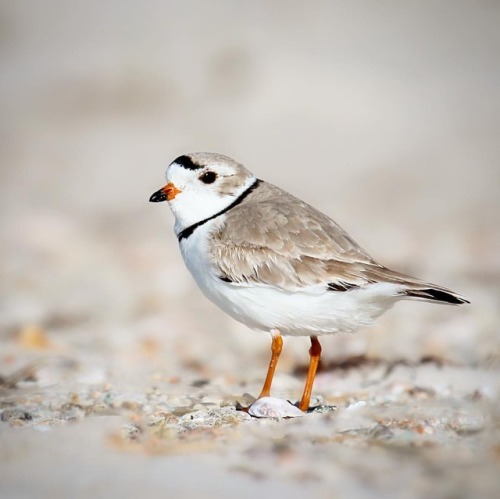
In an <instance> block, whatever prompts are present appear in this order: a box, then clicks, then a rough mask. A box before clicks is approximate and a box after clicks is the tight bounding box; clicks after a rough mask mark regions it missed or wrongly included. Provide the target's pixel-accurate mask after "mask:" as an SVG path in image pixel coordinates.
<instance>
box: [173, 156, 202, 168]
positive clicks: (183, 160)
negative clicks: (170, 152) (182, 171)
mask: <svg viewBox="0 0 500 499" xmlns="http://www.w3.org/2000/svg"><path fill="white" fill-rule="evenodd" d="M174 163H176V164H177V165H180V166H182V167H183V168H186V170H200V169H201V168H203V166H201V165H197V164H196V163H195V162H194V161H193V160H192V159H191V158H190V157H189V156H179V157H178V158H177V159H176V160H175V161H174Z"/></svg>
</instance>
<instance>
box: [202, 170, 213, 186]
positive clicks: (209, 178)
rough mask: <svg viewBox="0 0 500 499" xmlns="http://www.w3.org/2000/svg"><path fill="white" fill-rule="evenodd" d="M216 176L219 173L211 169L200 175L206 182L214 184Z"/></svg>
mask: <svg viewBox="0 0 500 499" xmlns="http://www.w3.org/2000/svg"><path fill="white" fill-rule="evenodd" d="M216 178H217V173H215V172H212V171H210V170H209V171H208V172H205V173H203V175H200V180H201V181H202V182H203V183H204V184H213V183H214V182H215V179H216Z"/></svg>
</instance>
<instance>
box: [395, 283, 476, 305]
mask: <svg viewBox="0 0 500 499" xmlns="http://www.w3.org/2000/svg"><path fill="white" fill-rule="evenodd" d="M403 294H405V295H406V296H408V297H410V298H420V299H423V300H429V301H435V302H440V303H450V304H452V305H462V304H463V303H470V301H469V300H467V299H466V298H464V297H463V296H460V295H458V294H456V293H454V292H453V291H450V290H448V289H444V288H438V287H435V288H425V289H407V290H405V291H404V292H403Z"/></svg>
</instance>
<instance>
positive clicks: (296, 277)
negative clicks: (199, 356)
mask: <svg viewBox="0 0 500 499" xmlns="http://www.w3.org/2000/svg"><path fill="white" fill-rule="evenodd" d="M166 180H167V184H166V185H165V186H164V187H162V188H161V189H159V190H158V191H156V192H155V193H154V194H152V195H151V197H150V199H149V200H150V202H153V203H158V202H163V201H167V202H168V205H169V206H170V209H171V211H172V213H173V215H174V217H175V224H174V232H175V235H176V237H177V240H178V242H179V246H180V251H181V254H182V257H183V260H184V262H185V265H186V267H187V268H188V270H189V271H190V272H191V274H192V276H193V277H194V280H195V281H196V283H197V285H198V286H199V288H200V289H201V291H202V292H203V294H204V295H205V296H206V297H207V298H208V299H209V300H211V301H212V302H213V303H215V304H216V305H217V306H219V307H220V308H221V309H222V310H223V311H224V312H226V313H227V314H229V315H230V316H231V317H233V318H234V319H235V320H237V321H239V322H241V323H243V324H245V325H246V326H248V327H249V328H251V329H254V330H259V331H266V332H268V333H270V334H271V338H272V341H271V358H270V361H269V366H268V369H267V374H266V377H265V381H264V384H263V387H262V390H261V392H260V395H259V397H258V399H257V400H259V399H264V398H265V397H270V396H271V395H270V394H271V385H272V382H273V377H274V373H275V370H276V365H277V364H278V360H279V357H280V354H281V352H282V347H283V336H309V337H310V343H311V346H310V349H309V357H310V358H309V367H308V371H307V377H306V382H305V386H304V390H303V394H302V397H301V399H300V401H299V402H298V404H297V407H298V409H300V411H303V412H306V411H308V410H309V409H310V407H309V406H310V402H311V395H312V389H313V383H314V378H315V376H316V371H317V369H318V364H319V361H320V357H321V352H322V348H321V344H320V341H319V337H321V336H323V335H329V334H335V333H339V332H355V331H356V330H358V329H359V328H361V327H364V326H369V325H371V324H372V323H373V322H374V320H375V319H376V318H377V317H379V316H380V315H381V314H382V313H384V312H385V311H386V310H388V309H389V308H391V307H392V306H393V305H394V304H395V303H396V302H398V301H400V300H405V299H412V300H419V301H427V302H434V303H445V304H451V305H461V304H464V303H470V302H469V301H468V300H467V299H466V298H464V297H463V296H461V295H459V294H457V293H455V292H453V291H451V290H449V289H446V288H445V287H442V286H438V285H435V284H431V283H428V282H425V281H422V280H420V279H416V278H414V277H410V276H408V275H405V274H402V273H400V272H396V271H394V270H391V269H389V268H387V267H385V266H384V265H382V264H380V263H378V261H376V260H374V259H373V258H372V257H371V256H370V255H369V254H368V253H367V252H366V251H365V250H364V249H363V248H362V247H361V246H360V245H359V244H357V243H356V242H355V241H354V240H353V239H352V237H351V236H350V235H349V234H348V233H347V232H346V231H345V230H344V229H342V228H341V227H340V226H339V225H338V224H337V223H336V222H334V221H333V220H332V219H331V218H330V217H328V216H327V215H325V214H323V213H322V212H320V211H319V210H317V209H315V208H313V207H312V206H311V205H309V204H307V203H306V202H304V201H302V200H301V199H299V198H297V197H295V196H293V195H292V194H289V193H288V192H286V191H285V190H283V189H281V188H280V187H277V186H275V185H273V184H272V183H269V182H266V181H265V180H261V179H260V178H257V177H256V176H255V175H254V174H253V173H252V172H251V171H249V170H248V169H247V168H246V167H245V166H243V165H242V164H241V163H238V162H237V161H235V160H233V159H231V158H229V157H228V156H225V155H222V154H217V153H206V152H197V153H190V154H184V155H182V156H179V157H178V158H177V159H175V160H174V161H173V162H172V163H171V164H170V165H169V166H168V168H167V170H166Z"/></svg>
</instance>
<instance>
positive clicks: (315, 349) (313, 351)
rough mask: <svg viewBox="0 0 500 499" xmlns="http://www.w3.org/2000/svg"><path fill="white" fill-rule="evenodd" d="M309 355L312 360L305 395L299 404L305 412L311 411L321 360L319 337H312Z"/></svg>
mask: <svg viewBox="0 0 500 499" xmlns="http://www.w3.org/2000/svg"><path fill="white" fill-rule="evenodd" d="M309 355H310V360H309V369H308V370H307V379H306V385H305V387H304V393H303V394H302V399H301V400H300V402H299V409H300V410H301V411H304V412H305V411H307V409H309V403H310V402H311V393H312V387H313V383H314V377H315V376H316V371H317V369H318V364H319V359H320V358H321V345H320V343H319V341H318V337H317V336H311V348H310V349H309Z"/></svg>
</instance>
